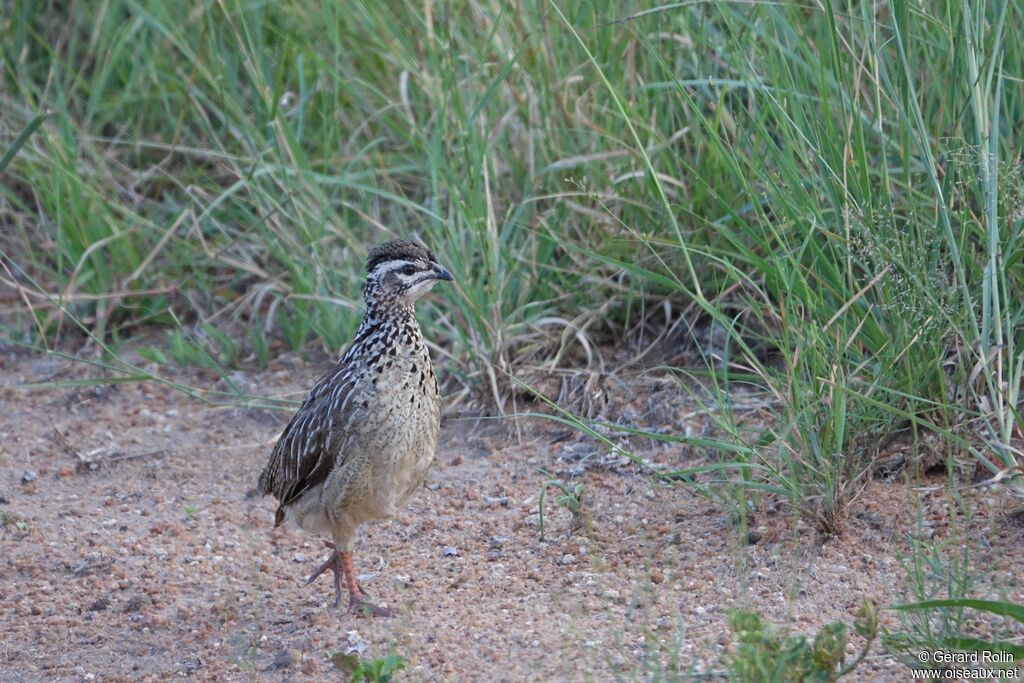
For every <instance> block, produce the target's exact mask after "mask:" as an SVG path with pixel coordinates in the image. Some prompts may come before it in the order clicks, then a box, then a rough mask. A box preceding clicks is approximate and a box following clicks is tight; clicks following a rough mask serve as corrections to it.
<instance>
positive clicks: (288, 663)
mask: <svg viewBox="0 0 1024 683" xmlns="http://www.w3.org/2000/svg"><path fill="white" fill-rule="evenodd" d="M301 661H302V653H301V652H299V651H298V650H281V651H280V652H278V653H277V656H276V657H274V663H273V664H271V665H270V668H271V669H275V670H276V669H291V668H292V667H294V666H295V665H296V664H298V663H299V662H301Z"/></svg>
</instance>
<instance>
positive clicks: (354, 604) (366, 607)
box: [348, 595, 395, 617]
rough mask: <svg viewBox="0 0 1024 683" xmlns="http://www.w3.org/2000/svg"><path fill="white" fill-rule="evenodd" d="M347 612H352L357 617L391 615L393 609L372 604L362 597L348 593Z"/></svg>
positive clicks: (392, 614) (393, 612)
mask: <svg viewBox="0 0 1024 683" xmlns="http://www.w3.org/2000/svg"><path fill="white" fill-rule="evenodd" d="M348 613H350V614H351V613H354V614H355V615H356V616H357V617H393V616H395V611H394V610H392V609H389V608H387V607H381V606H380V605H374V604H373V603H372V602H367V601H366V600H363V599H362V598H357V597H356V596H354V595H350V596H349V598H348Z"/></svg>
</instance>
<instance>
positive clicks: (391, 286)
mask: <svg viewBox="0 0 1024 683" xmlns="http://www.w3.org/2000/svg"><path fill="white" fill-rule="evenodd" d="M453 279H454V278H453V277H452V274H451V273H450V272H449V271H448V270H447V269H446V268H444V267H443V266H442V265H441V264H439V263H438V262H437V259H436V258H435V257H434V254H433V253H432V252H431V251H430V249H428V248H427V247H426V246H425V245H424V244H423V243H421V242H419V241H415V240H409V239H396V240H391V241H388V242H384V243H383V244H380V245H378V246H376V247H374V248H373V249H371V250H370V252H369V255H368V256H367V262H366V281H365V284H364V285H363V290H362V293H363V299H364V301H365V305H366V308H365V311H364V314H363V319H362V322H361V323H360V325H359V328H358V329H357V330H356V333H355V336H354V338H353V339H352V341H351V343H350V344H349V345H348V347H347V348H346V349H345V351H344V352H343V353H342V355H341V358H340V359H339V360H338V362H337V363H336V364H335V366H334V367H333V369H331V370H330V371H329V372H327V374H325V375H324V376H323V377H321V378H320V379H319V381H317V382H316V384H315V385H314V386H313V388H312V389H311V390H310V391H309V393H308V394H307V395H306V397H305V400H304V401H303V403H302V406H301V407H300V408H299V409H298V411H297V412H296V413H295V415H294V416H293V417H292V419H291V421H290V422H289V423H288V426H287V427H285V429H284V431H283V432H282V433H281V436H280V438H279V439H278V441H277V443H276V444H275V445H274V448H273V451H272V452H271V454H270V458H269V460H268V461H267V464H266V467H265V468H264V469H263V472H262V473H261V474H260V477H259V490H260V492H261V493H262V494H263V495H268V494H269V495H273V496H274V498H276V499H277V501H278V507H277V511H276V513H275V515H274V526H275V527H278V526H280V525H281V524H283V523H285V522H286V521H287V522H290V523H293V524H294V525H297V526H298V527H300V528H301V529H303V530H305V531H307V532H312V533H321V534H326V535H328V536H330V540H328V541H325V545H326V546H327V547H328V548H330V549H331V551H332V552H331V553H330V555H329V556H328V558H327V560H326V561H325V562H324V563H323V564H322V565H320V567H319V568H318V569H317V570H316V571H315V572H314V573H313V574H312V575H311V576H310V577H309V578H308V579H307V580H306V583H305V585H307V586H308V585H309V584H311V583H312V582H313V581H315V580H316V579H317V577H319V576H320V575H321V574H323V573H324V572H325V571H327V570H328V569H330V570H331V571H332V572H333V574H334V593H335V600H334V604H335V607H340V606H341V603H342V593H341V582H342V580H344V582H345V586H346V589H347V591H348V596H349V608H348V611H349V612H352V611H353V610H355V611H356V613H357V614H363V615H365V616H392V615H393V612H392V611H391V610H388V609H387V608H385V607H381V606H377V605H374V604H372V603H370V602H369V601H368V600H367V596H366V594H365V592H364V591H363V589H362V587H361V586H360V585H359V583H358V582H357V581H356V573H355V570H354V568H353V562H352V551H353V548H354V546H355V539H356V531H357V529H358V528H359V527H360V526H361V525H362V524H363V523H365V522H368V521H370V520H379V519H390V518H393V517H394V516H395V515H396V514H397V513H398V512H399V511H400V510H401V509H402V508H403V507H404V506H405V504H406V503H407V501H408V500H409V498H410V496H411V495H412V494H413V492H414V491H415V490H416V489H417V488H418V487H419V486H420V485H421V484H422V483H423V481H424V480H425V479H426V476H427V470H428V468H429V467H430V464H431V461H432V460H433V458H434V450H435V448H436V446H437V438H438V433H439V431H440V416H441V391H440V387H439V385H438V381H437V375H436V373H435V372H434V367H433V364H432V363H431V360H430V352H429V350H428V348H427V345H426V343H425V341H424V338H423V332H422V330H421V329H420V325H419V322H418V321H417V319H416V313H415V308H414V306H415V303H416V300H417V299H419V298H420V297H422V296H423V295H424V294H426V293H427V292H429V291H430V289H431V288H432V287H433V286H434V285H435V284H437V283H438V282H441V281H452V280H453Z"/></svg>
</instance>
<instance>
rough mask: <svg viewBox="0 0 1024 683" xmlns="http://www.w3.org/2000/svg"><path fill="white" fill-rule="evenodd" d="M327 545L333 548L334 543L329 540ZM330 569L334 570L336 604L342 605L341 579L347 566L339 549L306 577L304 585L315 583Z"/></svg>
mask: <svg viewBox="0 0 1024 683" xmlns="http://www.w3.org/2000/svg"><path fill="white" fill-rule="evenodd" d="M327 546H328V547H330V548H333V547H334V544H333V543H331V542H330V541H328V542H327ZM328 569H330V570H331V571H332V572H334V606H335V607H341V579H342V577H343V576H344V575H345V566H344V564H343V563H342V561H341V553H339V552H338V551H337V550H334V551H333V552H332V553H331V554H330V555H329V556H328V557H327V559H326V560H324V563H323V564H321V565H320V566H319V567H317V569H316V571H315V572H313V573H312V574H311V575H310V577H309V578H308V579H306V583H305V584H303V585H306V586H308V585H309V584H311V583H313V582H314V581H316V580H317V578H318V577H319V576H320V575H321V574H323V573H324V572H325V571H327V570H328Z"/></svg>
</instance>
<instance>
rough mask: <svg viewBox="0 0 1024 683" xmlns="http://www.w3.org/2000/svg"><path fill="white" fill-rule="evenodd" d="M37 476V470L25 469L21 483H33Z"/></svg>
mask: <svg viewBox="0 0 1024 683" xmlns="http://www.w3.org/2000/svg"><path fill="white" fill-rule="evenodd" d="M36 476H38V475H36V472H35V470H25V471H24V472H22V473H21V483H22V484H31V483H32V482H34V481H35V480H36Z"/></svg>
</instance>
